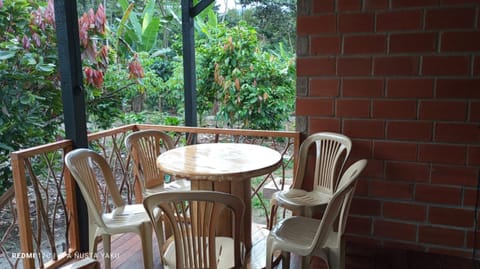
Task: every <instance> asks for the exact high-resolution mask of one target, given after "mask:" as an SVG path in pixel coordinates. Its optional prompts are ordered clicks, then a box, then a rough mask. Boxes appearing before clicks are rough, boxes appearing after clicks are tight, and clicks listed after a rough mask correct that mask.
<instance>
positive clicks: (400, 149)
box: [373, 141, 417, 161]
mask: <svg viewBox="0 0 480 269" xmlns="http://www.w3.org/2000/svg"><path fill="white" fill-rule="evenodd" d="M373 156H374V158H375V159H379V160H398V161H416V160H417V145H416V144H415V143H408V142H393V141H390V142H383V141H375V142H374V144H373Z"/></svg>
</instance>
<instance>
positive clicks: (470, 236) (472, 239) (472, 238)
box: [467, 231, 480, 254]
mask: <svg viewBox="0 0 480 269" xmlns="http://www.w3.org/2000/svg"><path fill="white" fill-rule="evenodd" d="M475 233H476V235H475ZM479 238H480V231H469V232H468V233H467V247H468V248H473V247H474V246H475V248H477V249H480V240H478V239H479ZM470 254H471V252H470Z"/></svg>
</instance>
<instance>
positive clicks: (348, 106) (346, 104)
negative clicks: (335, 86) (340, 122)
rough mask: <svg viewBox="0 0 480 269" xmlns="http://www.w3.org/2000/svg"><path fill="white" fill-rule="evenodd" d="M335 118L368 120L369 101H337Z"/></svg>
mask: <svg viewBox="0 0 480 269" xmlns="http://www.w3.org/2000/svg"><path fill="white" fill-rule="evenodd" d="M336 108H337V113H336V114H335V115H336V116H337V117H353V118H368V117H369V116H370V101H369V100H365V99H360V100H359V99H339V100H337V105H336Z"/></svg>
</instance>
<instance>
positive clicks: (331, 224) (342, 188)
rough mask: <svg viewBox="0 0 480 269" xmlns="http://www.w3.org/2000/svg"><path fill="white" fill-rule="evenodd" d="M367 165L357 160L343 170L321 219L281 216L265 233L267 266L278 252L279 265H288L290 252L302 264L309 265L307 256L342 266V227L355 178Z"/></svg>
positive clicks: (332, 266)
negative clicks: (300, 259)
mask: <svg viewBox="0 0 480 269" xmlns="http://www.w3.org/2000/svg"><path fill="white" fill-rule="evenodd" d="M366 165H367V160H364V159H362V160H359V161H357V162H355V163H354V164H352V165H351V166H350V167H349V168H348V169H347V170H346V171H345V173H343V175H342V178H341V180H340V182H339V184H338V188H337V191H336V192H335V193H334V194H333V196H332V199H331V200H330V202H329V203H328V205H327V208H326V209H325V212H324V215H323V217H322V219H321V220H319V219H314V218H307V217H303V216H294V217H290V218H286V219H283V220H281V221H280V222H279V223H278V224H277V225H275V227H274V228H273V229H272V230H271V231H270V233H269V235H268V236H267V242H266V244H267V250H266V252H267V267H266V268H267V269H270V268H272V255H273V253H274V252H275V251H278V250H280V251H281V252H282V256H283V258H282V268H284V269H285V268H289V266H290V253H294V254H296V255H299V256H303V257H304V258H303V259H302V268H310V257H311V256H317V257H320V258H321V259H323V260H324V261H325V262H326V263H327V265H328V268H330V269H343V268H345V247H344V243H343V240H342V235H343V233H344V231H345V224H346V222H347V217H348V212H349V208H350V203H351V200H352V197H353V193H354V190H355V186H356V178H357V177H358V175H359V174H360V173H361V172H362V171H363V169H364V168H365V166H366Z"/></svg>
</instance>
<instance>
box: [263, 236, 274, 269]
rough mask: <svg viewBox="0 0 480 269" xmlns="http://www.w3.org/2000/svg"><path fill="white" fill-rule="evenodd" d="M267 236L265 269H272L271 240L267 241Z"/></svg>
mask: <svg viewBox="0 0 480 269" xmlns="http://www.w3.org/2000/svg"><path fill="white" fill-rule="evenodd" d="M269 239H270V238H269V236H267V240H266V245H267V247H266V253H265V254H266V257H267V258H266V263H265V264H266V267H265V268H266V269H272V258H273V257H272V256H273V246H272V240H269Z"/></svg>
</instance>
